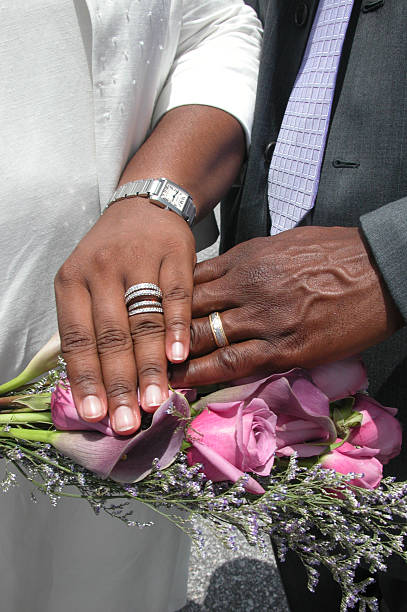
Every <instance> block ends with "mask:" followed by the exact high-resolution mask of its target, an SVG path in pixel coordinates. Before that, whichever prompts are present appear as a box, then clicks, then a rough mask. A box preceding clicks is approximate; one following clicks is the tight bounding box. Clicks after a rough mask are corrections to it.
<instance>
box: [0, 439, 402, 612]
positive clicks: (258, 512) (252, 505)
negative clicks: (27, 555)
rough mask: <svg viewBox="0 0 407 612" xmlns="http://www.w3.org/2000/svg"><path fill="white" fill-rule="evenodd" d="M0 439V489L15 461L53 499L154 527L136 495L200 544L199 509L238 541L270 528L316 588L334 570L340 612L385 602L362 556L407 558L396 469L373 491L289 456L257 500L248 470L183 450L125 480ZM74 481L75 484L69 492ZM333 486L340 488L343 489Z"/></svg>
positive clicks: (375, 564)
mask: <svg viewBox="0 0 407 612" xmlns="http://www.w3.org/2000/svg"><path fill="white" fill-rule="evenodd" d="M0 447H1V449H2V453H3V455H4V456H5V457H6V466H7V468H6V474H5V476H4V478H3V480H2V482H1V488H2V491H3V492H6V491H8V490H9V489H10V487H11V486H15V485H16V478H15V475H14V474H13V472H11V471H10V467H11V465H13V466H14V467H15V468H16V469H17V470H18V471H19V472H21V473H23V475H24V476H25V477H26V478H28V480H29V481H31V482H32V483H33V485H34V489H35V491H38V493H42V494H45V495H46V496H48V498H49V499H50V502H51V503H52V504H53V505H56V504H57V503H58V502H59V500H60V499H61V498H62V497H64V496H69V497H79V498H82V499H86V500H87V501H88V503H89V504H90V506H91V508H92V509H93V511H94V512H95V514H99V513H100V512H105V513H106V514H108V515H110V516H112V517H115V518H118V519H120V520H121V521H124V522H125V523H126V524H127V525H129V526H137V527H140V528H143V527H147V526H152V524H151V523H149V524H146V523H140V522H139V521H137V516H136V515H135V514H134V512H135V511H134V508H133V507H132V503H131V502H132V500H136V501H139V502H142V503H144V504H146V505H147V506H149V507H150V508H152V509H154V510H155V511H157V512H158V513H160V514H164V515H166V516H167V518H168V519H169V520H170V521H171V522H173V523H175V524H176V525H177V526H178V527H179V528H180V529H182V530H183V531H184V532H186V533H187V534H188V535H189V536H190V537H191V538H192V540H193V541H194V543H195V544H196V545H197V546H201V547H202V541H201V534H200V531H199V529H197V528H196V527H194V525H195V522H196V521H195V520H194V519H197V518H198V517H199V518H203V519H206V520H207V521H208V524H209V526H210V527H211V529H212V530H213V532H214V533H215V535H216V536H217V537H219V538H220V539H221V540H222V541H223V542H224V544H225V545H226V546H228V547H229V548H232V549H233V548H236V535H237V533H238V532H240V533H242V534H243V535H244V536H245V538H246V540H247V541H248V542H249V543H250V544H252V545H253V546H258V547H259V548H260V549H263V550H264V551H265V550H266V546H267V543H268V541H269V537H270V536H271V537H272V538H273V539H274V541H275V542H276V544H277V546H278V550H279V556H280V558H281V559H284V555H285V553H286V552H287V550H292V551H294V552H295V553H297V554H298V555H299V556H300V558H301V560H302V562H303V563H304V565H305V567H306V569H307V572H308V577H309V587H310V589H311V590H313V589H314V588H315V586H316V584H317V582H318V566H320V565H324V566H325V567H327V568H328V569H329V571H330V572H331V573H332V575H333V577H334V578H335V580H337V582H338V583H339V584H340V586H341V588H342V591H343V599H342V604H341V612H344V611H345V610H347V609H348V608H351V607H353V604H355V603H356V602H357V603H359V609H360V610H365V609H366V606H367V607H368V609H370V610H376V609H378V608H377V605H376V603H375V601H374V598H370V597H367V596H366V595H364V590H365V588H366V586H367V584H366V582H362V583H359V584H358V583H355V582H354V579H355V570H356V569H357V567H358V566H359V565H360V564H361V563H362V562H363V563H364V564H365V565H367V567H368V568H369V570H370V572H371V573H372V574H374V573H375V572H376V571H383V570H385V568H386V561H387V559H388V557H389V556H390V555H391V554H392V553H397V554H399V555H400V556H401V557H402V558H403V559H404V560H405V561H407V554H406V552H405V551H404V547H403V539H404V536H405V535H406V529H407V528H406V521H405V519H406V516H407V484H406V483H398V482H395V481H394V479H392V478H386V479H384V480H383V481H382V484H381V486H380V488H379V489H374V490H371V491H367V490H365V489H359V488H357V487H352V486H349V481H350V480H351V479H352V477H353V476H354V475H352V474H349V475H347V476H344V475H341V474H338V473H337V472H335V471H334V470H326V469H323V468H321V467H320V466H318V465H316V466H314V467H312V468H304V467H300V466H298V462H297V459H296V458H295V457H292V458H291V459H290V463H289V466H288V468H287V469H286V470H284V471H276V472H275V473H273V475H272V476H271V477H269V478H267V479H263V480H262V484H263V486H264V488H265V490H266V492H265V493H264V494H263V495H262V496H261V497H259V498H256V499H254V496H248V495H247V493H246V490H245V487H244V478H243V479H242V480H241V481H240V482H238V483H236V484H235V485H233V486H228V485H226V484H224V485H223V484H215V483H212V482H211V481H209V480H207V479H206V478H205V477H204V475H203V473H202V472H200V471H199V470H200V466H199V465H196V466H193V467H188V465H187V463H186V457H185V454H184V453H181V454H180V456H179V457H178V459H177V461H176V462H175V463H174V464H173V465H172V466H170V467H169V468H167V469H166V470H161V469H160V466H159V465H158V463H156V465H155V466H154V470H153V471H152V473H151V475H150V476H149V477H147V478H145V479H144V480H142V481H141V482H140V483H138V484H137V485H120V484H119V483H116V482H114V481H112V480H109V479H108V480H105V481H101V480H100V478H98V477H97V476H96V475H95V474H93V473H92V472H90V471H88V470H86V469H85V468H82V467H80V466H78V465H77V464H75V463H73V462H72V461H69V460H68V459H66V458H65V457H64V456H62V455H60V454H58V453H57V452H55V451H54V450H53V449H52V448H51V447H49V446H47V445H41V444H39V443H33V444H16V443H15V442H14V441H12V440H7V441H6V440H1V442H0ZM70 487H75V488H76V489H77V493H72V492H67V490H68V491H70ZM327 489H331V490H335V491H339V490H340V491H341V492H342V496H343V497H342V498H338V497H337V496H336V495H332V494H330V493H328V492H327ZM35 500H36V498H35V494H34V496H33V501H35ZM372 581H373V579H372Z"/></svg>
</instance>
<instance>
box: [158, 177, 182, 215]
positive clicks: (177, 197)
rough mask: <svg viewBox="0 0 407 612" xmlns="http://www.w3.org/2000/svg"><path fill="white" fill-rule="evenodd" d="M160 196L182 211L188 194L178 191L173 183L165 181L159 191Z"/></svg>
mask: <svg viewBox="0 0 407 612" xmlns="http://www.w3.org/2000/svg"><path fill="white" fill-rule="evenodd" d="M161 198H163V199H164V200H168V202H170V203H171V204H172V205H173V206H175V207H176V208H178V210H180V211H181V212H182V211H183V210H184V206H185V203H186V201H187V199H188V195H187V194H186V193H185V192H182V191H180V190H179V189H178V188H177V187H175V186H174V185H171V183H167V184H166V185H165V187H164V189H163V191H162V193H161Z"/></svg>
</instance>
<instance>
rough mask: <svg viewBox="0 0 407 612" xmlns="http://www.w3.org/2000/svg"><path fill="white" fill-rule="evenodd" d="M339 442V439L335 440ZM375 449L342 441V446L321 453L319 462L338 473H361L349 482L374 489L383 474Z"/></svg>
mask: <svg viewBox="0 0 407 612" xmlns="http://www.w3.org/2000/svg"><path fill="white" fill-rule="evenodd" d="M337 441H338V442H340V440H339V439H338V440H337ZM374 454H375V451H374V450H372V449H369V448H355V447H354V446H352V445H351V444H348V443H347V442H344V444H342V446H340V447H339V448H337V449H335V450H333V451H331V452H330V453H328V454H327V455H323V456H322V457H321V459H320V463H321V465H322V466H323V467H325V468H329V469H331V470H335V471H336V472H339V473H340V474H349V473H351V472H354V473H355V474H362V476H361V477H359V478H354V479H353V480H351V481H350V483H351V484H353V485H355V486H357V487H362V488H363V489H375V488H376V487H378V486H379V483H380V481H381V479H382V476H383V466H382V464H381V463H380V461H379V460H378V459H376V457H374Z"/></svg>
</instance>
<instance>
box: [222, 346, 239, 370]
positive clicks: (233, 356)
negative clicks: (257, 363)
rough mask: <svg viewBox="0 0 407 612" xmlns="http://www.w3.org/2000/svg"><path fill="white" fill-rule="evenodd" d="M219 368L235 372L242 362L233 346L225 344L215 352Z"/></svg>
mask: <svg viewBox="0 0 407 612" xmlns="http://www.w3.org/2000/svg"><path fill="white" fill-rule="evenodd" d="M217 361H218V365H219V368H221V370H223V371H228V372H231V373H232V374H237V373H238V372H239V371H240V369H241V367H242V365H244V363H243V361H244V360H243V358H242V356H241V355H240V354H239V352H238V351H237V350H236V349H235V348H234V347H233V346H225V347H224V348H222V349H220V350H219V351H218V352H217Z"/></svg>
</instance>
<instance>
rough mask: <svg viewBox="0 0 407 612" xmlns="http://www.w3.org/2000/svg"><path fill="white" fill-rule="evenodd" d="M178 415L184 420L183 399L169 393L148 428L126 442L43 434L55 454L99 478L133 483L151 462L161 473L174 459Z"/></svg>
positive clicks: (179, 440) (102, 437) (100, 436)
mask: <svg viewBox="0 0 407 612" xmlns="http://www.w3.org/2000/svg"><path fill="white" fill-rule="evenodd" d="M174 412H175V413H176V414H174ZM178 415H182V417H185V418H188V417H189V404H188V402H187V401H186V399H185V397H184V396H183V395H181V394H179V393H172V394H171V396H170V397H169V398H168V399H167V400H166V401H165V402H164V403H163V404H161V406H160V407H159V408H158V409H157V410H156V412H155V413H154V415H153V419H152V423H151V426H150V427H149V428H148V429H145V430H143V431H140V432H138V433H136V434H134V435H133V436H130V437H128V438H124V437H122V436H108V435H103V434H101V433H99V432H94V431H86V432H81V431H70V432H64V431H56V432H46V433H47V434H49V440H48V441H49V442H50V443H51V444H52V445H53V446H54V447H55V448H56V449H57V450H58V451H59V452H61V453H62V454H64V455H66V456H67V457H70V458H71V459H73V460H74V461H75V462H76V463H78V464H79V465H82V466H83V467H85V468H86V469H88V470H90V471H92V472H94V473H95V474H98V475H99V476H101V477H102V478H111V479H112V480H115V481H117V482H137V481H139V480H142V479H143V478H145V477H146V476H148V474H150V473H151V471H152V465H153V461H154V459H158V461H159V464H160V467H161V468H163V469H165V468H166V467H168V466H169V465H171V463H172V462H173V461H174V459H175V458H176V456H177V454H178V453H179V451H180V449H181V445H182V442H183V439H184V428H183V423H182V419H181V418H180V417H179V416H178ZM89 425H90V424H89Z"/></svg>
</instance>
